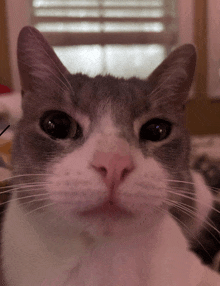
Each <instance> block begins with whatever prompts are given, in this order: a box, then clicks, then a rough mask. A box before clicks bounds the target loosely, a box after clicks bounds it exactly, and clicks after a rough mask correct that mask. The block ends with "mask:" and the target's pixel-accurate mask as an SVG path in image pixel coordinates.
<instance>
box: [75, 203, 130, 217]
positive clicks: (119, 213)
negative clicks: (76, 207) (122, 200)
mask: <svg viewBox="0 0 220 286" xmlns="http://www.w3.org/2000/svg"><path fill="white" fill-rule="evenodd" d="M80 216H83V217H100V216H104V217H106V218H110V219H120V218H128V219H129V218H130V219H131V218H133V217H134V214H133V213H132V212H131V211H129V210H126V209H125V208H124V207H121V206H120V205H119V204H117V203H115V202H113V201H107V202H105V203H104V204H102V205H99V206H97V207H93V208H91V209H88V210H86V211H82V212H80Z"/></svg>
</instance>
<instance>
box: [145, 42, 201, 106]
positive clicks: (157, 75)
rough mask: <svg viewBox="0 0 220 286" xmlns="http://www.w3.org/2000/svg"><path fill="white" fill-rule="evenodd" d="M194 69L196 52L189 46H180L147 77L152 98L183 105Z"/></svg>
mask: <svg viewBox="0 0 220 286" xmlns="http://www.w3.org/2000/svg"><path fill="white" fill-rule="evenodd" d="M195 67H196V50H195V47H194V46H193V45H191V44H186V45H183V46H180V47H179V48H177V49H176V50H174V51H173V52H171V53H170V55H169V56H168V57H167V58H166V59H165V60H164V61H163V62H162V63H161V64H160V65H159V66H158V67H157V68H156V69H155V70H154V71H153V73H152V74H151V75H150V76H149V77H148V82H149V83H150V84H151V90H152V92H151V93H152V96H154V97H155V96H156V97H158V98H159V97H160V98H161V96H162V97H163V98H164V99H165V98H168V99H169V100H171V101H177V100H178V101H179V102H182V103H183V104H185V102H186V100H187V97H188V93H189V90H190V87H191V84H192V81H193V76H194V72H195Z"/></svg>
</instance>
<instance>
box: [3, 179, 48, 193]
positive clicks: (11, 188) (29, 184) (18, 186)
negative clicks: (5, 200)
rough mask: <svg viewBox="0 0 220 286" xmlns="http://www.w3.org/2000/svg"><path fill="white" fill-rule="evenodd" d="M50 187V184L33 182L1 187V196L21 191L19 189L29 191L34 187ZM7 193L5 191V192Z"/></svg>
mask: <svg viewBox="0 0 220 286" xmlns="http://www.w3.org/2000/svg"><path fill="white" fill-rule="evenodd" d="M48 185H50V183H48V182H39V183H38V182H33V183H22V184H14V185H13V184H11V185H8V186H4V187H0V195H1V194H4V193H8V192H10V191H12V190H19V189H21V190H22V189H27V188H29V187H32V186H48ZM5 189H6V191H3V190H5Z"/></svg>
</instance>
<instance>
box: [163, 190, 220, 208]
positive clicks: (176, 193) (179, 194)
mask: <svg viewBox="0 0 220 286" xmlns="http://www.w3.org/2000/svg"><path fill="white" fill-rule="evenodd" d="M168 192H169V193H171V194H174V195H177V196H180V197H183V198H186V199H190V200H192V201H195V202H197V203H199V204H200V205H203V206H208V207H209V208H210V209H212V210H213V211H215V212H217V213H219V214H220V211H219V210H217V209H216V208H214V207H213V206H210V205H209V204H207V203H206V202H201V201H200V200H198V198H196V197H192V196H188V195H184V194H181V193H178V192H175V191H172V190H168Z"/></svg>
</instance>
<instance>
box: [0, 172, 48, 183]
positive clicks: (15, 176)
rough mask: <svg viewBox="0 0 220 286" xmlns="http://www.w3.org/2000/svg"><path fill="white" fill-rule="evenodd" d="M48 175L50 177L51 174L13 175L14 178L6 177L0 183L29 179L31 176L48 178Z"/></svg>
mask: <svg viewBox="0 0 220 286" xmlns="http://www.w3.org/2000/svg"><path fill="white" fill-rule="evenodd" d="M50 175H52V174H48V173H46V174H45V173H44V174H42V173H39V174H36V173H33V174H21V175H14V176H11V177H8V178H6V179H3V180H1V182H5V181H6V182H7V181H10V180H13V179H16V178H21V177H22V178H25V177H31V176H33V177H34V176H50Z"/></svg>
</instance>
